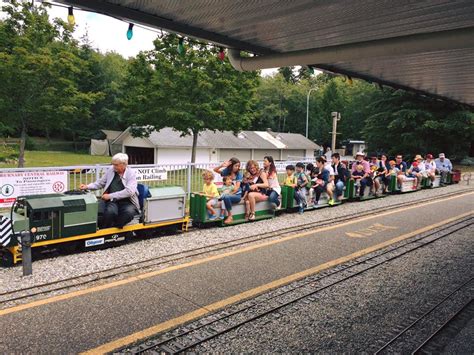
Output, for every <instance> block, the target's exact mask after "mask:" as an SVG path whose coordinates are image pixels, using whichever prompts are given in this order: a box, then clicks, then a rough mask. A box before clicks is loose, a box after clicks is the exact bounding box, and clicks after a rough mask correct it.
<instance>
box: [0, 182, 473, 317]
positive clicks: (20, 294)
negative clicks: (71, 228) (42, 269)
mask: <svg viewBox="0 0 474 355" xmlns="http://www.w3.org/2000/svg"><path fill="white" fill-rule="evenodd" d="M471 191H472V190H471V189H466V190H464V191H456V192H452V193H447V194H443V195H439V196H437V197H436V198H432V197H431V198H426V199H420V200H416V201H413V202H408V203H406V202H404V203H398V204H394V205H390V206H388V207H386V208H379V209H376V210H372V211H366V212H361V213H352V214H347V215H344V216H341V217H337V218H332V219H328V220H325V221H323V222H311V223H303V224H300V225H297V226H292V227H288V228H284V229H280V230H278V231H274V232H269V233H267V234H265V235H261V234H255V235H250V236H246V237H242V238H238V239H233V240H230V241H225V242H220V243H215V244H210V245H206V246H203V247H199V248H194V249H192V250H187V251H182V252H177V253H172V254H168V255H165V256H159V257H156V258H150V259H146V260H141V261H138V262H134V263H129V264H126V265H122V266H120V267H112V268H108V269H104V270H100V271H96V272H91V273H87V274H83V275H78V276H74V277H70V278H67V279H62V280H58V281H53V282H48V283H43V284H40V285H34V286H31V287H24V288H21V289H17V290H13V291H8V292H3V293H0V309H1V308H5V307H7V306H8V304H10V303H14V302H17V301H20V300H24V299H30V298H33V297H36V296H40V295H41V296H44V295H47V294H51V293H53V292H58V291H64V290H67V289H71V288H76V287H81V286H86V285H88V284H91V283H94V282H100V281H106V280H111V279H114V278H121V277H127V276H130V274H133V273H134V272H137V271H139V272H140V273H143V272H146V271H147V270H150V269H154V268H157V267H166V266H171V265H174V264H176V263H180V262H183V261H185V260H187V259H192V258H197V257H204V256H207V255H209V254H213V253H216V252H220V251H223V250H228V249H232V248H236V247H241V246H245V245H248V244H252V243H257V242H260V241H265V240H269V239H273V238H275V239H277V238H281V237H284V236H287V235H290V234H294V233H298V232H302V231H309V230H311V229H318V228H321V227H326V226H329V225H332V224H335V223H341V222H345V221H349V220H352V219H354V218H361V217H367V216H372V215H378V214H380V213H382V212H387V211H392V210H396V209H398V208H401V207H409V206H415V205H420V204H423V203H425V202H429V201H434V200H440V199H443V198H447V197H451V196H456V195H462V194H463V193H469V192H471ZM312 212H314V211H311V212H309V213H312Z"/></svg>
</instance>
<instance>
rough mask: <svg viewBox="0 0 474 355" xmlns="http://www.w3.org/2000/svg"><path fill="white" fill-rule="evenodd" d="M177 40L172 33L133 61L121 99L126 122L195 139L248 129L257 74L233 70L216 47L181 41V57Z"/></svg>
mask: <svg viewBox="0 0 474 355" xmlns="http://www.w3.org/2000/svg"><path fill="white" fill-rule="evenodd" d="M178 41H179V39H178V37H177V36H176V35H173V34H169V35H165V36H163V37H161V38H157V39H156V40H155V50H152V51H149V52H147V53H143V54H141V55H139V56H138V57H137V59H136V60H133V61H132V63H131V65H130V69H129V73H128V75H127V77H126V79H125V85H124V87H123V92H124V97H123V100H122V105H123V112H124V114H125V117H126V118H127V119H128V122H130V124H135V125H137V126H148V127H149V128H152V129H157V130H158V129H161V128H163V127H173V128H174V129H176V130H177V131H179V132H181V133H182V134H183V135H188V134H192V135H193V136H194V137H196V138H197V136H198V134H199V132H201V131H203V130H205V129H211V130H231V131H234V132H238V131H240V130H242V129H245V128H248V127H249V125H250V123H251V121H252V118H253V115H252V107H253V96H254V92H255V88H256V86H257V84H258V73H248V72H246V73H240V72H238V71H236V70H234V69H233V68H232V67H231V65H230V64H229V62H228V61H227V60H224V61H221V60H219V59H218V57H217V54H218V50H217V49H216V48H215V47H213V46H208V45H205V44H201V43H196V42H192V41H184V46H185V53H183V54H180V53H179V52H178V50H177V48H178ZM194 143H196V140H195V141H194ZM194 154H195V144H193V159H194Z"/></svg>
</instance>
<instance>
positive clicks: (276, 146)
mask: <svg viewBox="0 0 474 355" xmlns="http://www.w3.org/2000/svg"><path fill="white" fill-rule="evenodd" d="M104 133H106V134H108V133H109V134H110V132H107V131H106V132H104ZM113 134H114V135H116V132H115V133H113ZM107 138H109V137H107ZM192 142H193V137H192V136H191V135H188V136H185V137H181V133H180V132H177V131H174V130H173V129H171V128H163V129H161V130H160V131H154V132H152V133H151V134H150V136H149V137H147V138H136V137H132V135H131V133H130V128H127V129H126V130H125V131H123V132H122V133H120V134H119V135H117V136H116V137H115V139H114V140H113V141H112V142H111V153H112V154H114V153H117V152H124V153H127V154H128V155H129V158H130V163H131V164H181V163H186V162H189V161H191V148H192ZM315 150H319V146H318V145H317V144H315V143H314V142H312V141H310V140H309V139H307V138H306V137H304V136H303V135H301V134H296V133H276V132H272V131H271V130H268V131H242V132H240V133H239V134H238V135H234V134H233V132H231V131H225V132H219V131H216V132H213V131H210V130H206V131H204V132H202V133H200V134H199V137H198V141H197V151H196V162H197V163H209V162H219V161H224V160H226V159H229V158H231V157H237V158H239V159H240V160H241V161H246V160H249V159H255V160H262V159H263V157H264V156H266V155H271V156H272V157H273V158H274V159H275V160H288V158H290V159H302V158H309V159H312V158H314V151H315Z"/></svg>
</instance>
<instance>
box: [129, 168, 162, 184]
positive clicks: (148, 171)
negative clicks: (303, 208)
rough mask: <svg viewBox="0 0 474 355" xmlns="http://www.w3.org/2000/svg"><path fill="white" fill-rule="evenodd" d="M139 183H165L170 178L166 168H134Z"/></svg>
mask: <svg viewBox="0 0 474 355" xmlns="http://www.w3.org/2000/svg"><path fill="white" fill-rule="evenodd" d="M134 170H135V173H136V175H137V181H138V182H142V181H163V180H166V179H167V178H168V174H167V172H166V169H164V168H134Z"/></svg>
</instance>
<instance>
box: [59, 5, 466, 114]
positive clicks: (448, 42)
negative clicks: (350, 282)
mask: <svg viewBox="0 0 474 355" xmlns="http://www.w3.org/2000/svg"><path fill="white" fill-rule="evenodd" d="M60 2H62V3H65V4H68V5H73V6H77V7H79V8H82V9H84V10H90V11H94V12H98V13H103V14H107V15H110V16H114V17H117V18H119V19H122V20H124V21H128V22H133V23H140V24H143V25H146V26H150V27H154V28H161V29H163V30H166V31H170V32H175V33H179V34H182V35H185V36H190V37H194V38H198V39H201V40H205V41H209V42H212V43H215V44H217V45H221V46H225V47H227V48H231V49H233V50H230V51H229V58H230V60H231V63H232V64H233V65H234V67H236V69H238V70H255V69H263V68H271V67H279V66H289V65H312V66H314V67H315V68H319V69H322V70H326V71H331V72H334V73H340V74H344V75H348V76H351V77H359V78H363V79H365V80H368V81H373V82H378V83H381V84H384V85H390V86H393V87H395V88H402V89H406V90H411V91H415V92H419V93H422V94H426V95H430V96H434V97H437V98H440V99H444V100H449V101H454V102H457V103H461V104H464V105H467V106H470V107H471V108H472V107H474V1H472V0H417V1H412V0H398V1H392V0H364V1H363V0H358V1H357V0H356V1H354V0H332V1H326V0H292V1H286V0H259V1H246V0H219V1H215V0H181V1H175V0H161V1H147V0H122V1H121V0H101V1H87V0H61V1H60ZM240 51H246V52H250V53H254V54H255V56H254V57H251V58H241V57H240Z"/></svg>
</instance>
